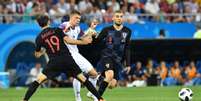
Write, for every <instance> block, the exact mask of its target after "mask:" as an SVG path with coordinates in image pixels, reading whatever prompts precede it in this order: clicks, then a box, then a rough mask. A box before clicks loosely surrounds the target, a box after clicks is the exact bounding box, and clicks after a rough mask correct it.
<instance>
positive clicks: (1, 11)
mask: <svg viewBox="0 0 201 101" xmlns="http://www.w3.org/2000/svg"><path fill="white" fill-rule="evenodd" d="M119 9H121V10H123V12H124V13H125V17H124V20H125V21H126V22H128V23H138V22H141V21H154V22H200V21H201V1H200V0H1V4H0V23H13V22H32V21H34V19H35V18H36V17H37V15H41V14H48V15H50V16H51V17H52V22H53V23H60V21H61V17H62V16H64V15H68V14H69V13H70V12H71V11H72V10H79V11H80V12H81V14H82V21H83V22H87V21H88V20H89V19H91V18H94V17H95V18H97V19H98V20H99V21H100V22H106V23H110V22H112V13H113V12H114V11H115V10H119Z"/></svg>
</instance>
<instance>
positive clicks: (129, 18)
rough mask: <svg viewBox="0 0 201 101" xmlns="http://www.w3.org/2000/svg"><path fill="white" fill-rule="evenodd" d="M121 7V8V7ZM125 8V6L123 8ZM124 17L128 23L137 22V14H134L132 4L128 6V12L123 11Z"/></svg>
mask: <svg viewBox="0 0 201 101" xmlns="http://www.w3.org/2000/svg"><path fill="white" fill-rule="evenodd" d="M122 9H123V8H122ZM124 9H126V8H124ZM125 16H126V19H125V21H126V22H128V23H131V24H132V23H136V22H139V19H138V16H136V14H135V8H134V7H133V6H130V8H129V12H127V13H125Z"/></svg>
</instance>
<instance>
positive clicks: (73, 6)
mask: <svg viewBox="0 0 201 101" xmlns="http://www.w3.org/2000/svg"><path fill="white" fill-rule="evenodd" d="M73 10H78V6H77V5H76V3H75V0H70V12H71V11H73Z"/></svg>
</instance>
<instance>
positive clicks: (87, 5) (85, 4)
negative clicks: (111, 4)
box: [78, 0, 92, 14]
mask: <svg viewBox="0 0 201 101" xmlns="http://www.w3.org/2000/svg"><path fill="white" fill-rule="evenodd" d="M78 8H79V11H80V13H81V14H84V13H85V12H86V10H87V9H91V8H92V4H91V2H90V1H89V0H81V1H80V2H79V4H78Z"/></svg>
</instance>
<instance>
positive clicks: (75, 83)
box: [73, 79, 82, 101]
mask: <svg viewBox="0 0 201 101" xmlns="http://www.w3.org/2000/svg"><path fill="white" fill-rule="evenodd" d="M80 89H81V83H80V81H78V80H77V79H73V90H74V94H75V100H76V101H82V99H81V96H80Z"/></svg>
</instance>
